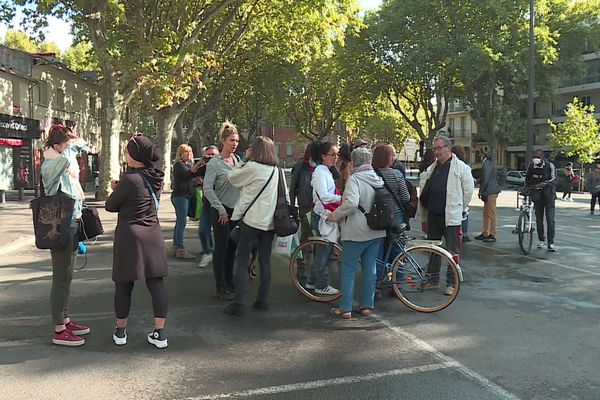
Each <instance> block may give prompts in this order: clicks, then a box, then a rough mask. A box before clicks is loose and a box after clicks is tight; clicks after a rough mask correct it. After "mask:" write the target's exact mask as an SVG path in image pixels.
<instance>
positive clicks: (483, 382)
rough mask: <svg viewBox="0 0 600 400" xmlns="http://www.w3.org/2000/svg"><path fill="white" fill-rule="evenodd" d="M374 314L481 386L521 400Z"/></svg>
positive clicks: (512, 399)
mask: <svg viewBox="0 0 600 400" xmlns="http://www.w3.org/2000/svg"><path fill="white" fill-rule="evenodd" d="M374 315H375V316H376V318H377V319H378V320H379V321H380V322H381V323H382V324H383V325H385V326H386V327H387V328H388V329H390V330H391V331H392V332H394V333H395V334H397V335H398V336H400V337H402V338H403V339H407V340H409V341H410V342H412V343H413V344H415V345H416V346H417V347H420V348H421V349H422V350H424V351H426V352H429V353H431V354H432V355H433V356H434V357H436V358H438V359H439V360H440V361H442V364H444V365H446V364H452V365H453V366H454V367H455V368H456V369H457V370H458V371H459V372H460V373H461V374H463V375H464V376H466V377H469V378H471V379H472V380H474V381H476V382H477V383H479V384H480V385H481V386H483V387H485V388H487V389H489V390H491V391H492V392H494V393H496V394H497V395H499V396H501V397H502V398H504V399H506V400H520V399H519V398H518V397H517V396H515V395H514V394H512V393H510V392H508V391H506V390H505V389H503V388H502V387H500V386H498V385H497V384H495V383H494V382H492V381H490V380H489V379H487V378H486V377H484V376H483V375H480V374H478V373H477V372H475V371H473V370H472V369H470V368H468V367H466V366H464V365H463V364H461V363H460V362H458V361H457V360H455V359H453V358H452V357H449V356H447V355H445V354H444V353H442V352H441V351H439V350H438V349H436V348H435V347H433V346H432V345H430V344H429V343H427V342H425V341H423V340H421V339H419V338H418V337H416V336H415V335H413V334H411V333H408V332H407V331H405V330H403V329H401V328H399V327H397V326H394V325H392V324H391V323H390V322H389V321H388V320H386V319H385V318H381V317H379V316H378V315H376V314H374Z"/></svg>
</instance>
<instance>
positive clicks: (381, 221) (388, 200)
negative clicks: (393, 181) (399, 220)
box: [358, 187, 395, 231]
mask: <svg viewBox="0 0 600 400" xmlns="http://www.w3.org/2000/svg"><path fill="white" fill-rule="evenodd" d="M373 189H374V190H375V197H374V199H373V205H372V206H371V209H370V210H369V212H366V211H365V209H364V208H363V207H362V206H361V205H360V204H359V205H358V209H359V210H360V211H361V212H362V213H363V214H365V217H366V218H367V225H368V226H369V228H371V229H373V230H375V231H381V230H385V229H388V228H391V227H392V225H394V218H393V216H394V206H393V204H394V202H395V200H394V196H393V195H392V194H391V193H390V192H388V191H387V189H385V188H383V187H381V188H373Z"/></svg>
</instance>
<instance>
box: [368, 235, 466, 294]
mask: <svg viewBox="0 0 600 400" xmlns="http://www.w3.org/2000/svg"><path fill="white" fill-rule="evenodd" d="M406 242H407V240H403V239H401V238H392V243H391V244H390V246H389V247H388V250H387V252H386V254H385V257H384V260H387V259H388V258H389V255H390V253H391V250H392V246H398V249H399V252H398V255H397V256H396V257H395V258H394V260H393V261H392V262H386V261H383V260H380V259H377V260H376V265H377V267H379V266H383V271H382V272H383V273H382V274H379V271H378V276H377V278H378V280H382V279H385V280H386V281H387V282H388V283H398V282H392V266H393V265H394V264H395V263H396V261H397V260H398V259H399V258H401V257H406V260H407V261H408V262H409V263H410V265H411V266H412V268H413V269H414V270H415V271H416V272H417V274H418V275H419V277H420V278H421V279H423V278H424V271H423V268H422V267H421V266H420V265H419V263H418V262H417V261H416V260H415V259H414V258H413V257H412V256H411V255H410V253H409V252H408V251H407V250H408V249H411V248H413V247H418V248H430V249H433V250H436V251H439V252H440V253H442V254H444V255H445V256H447V257H448V259H449V260H451V262H452V263H453V264H454V266H455V267H456V270H457V271H458V279H459V281H460V282H463V273H462V268H461V267H460V265H459V264H458V263H457V262H456V261H455V259H454V257H452V254H450V252H449V251H448V250H446V249H445V248H443V247H442V246H440V244H441V242H440V241H430V240H425V241H415V242H413V243H414V245H412V246H410V247H407V246H406Z"/></svg>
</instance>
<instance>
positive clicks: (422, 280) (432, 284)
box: [390, 246, 461, 313]
mask: <svg viewBox="0 0 600 400" xmlns="http://www.w3.org/2000/svg"><path fill="white" fill-rule="evenodd" d="M460 278H461V274H460V273H459V269H458V268H457V266H456V263H455V262H454V260H453V259H452V257H451V256H450V254H449V253H448V252H447V251H445V250H443V249H441V248H438V247H436V246H415V247H411V248H409V249H407V250H406V252H404V253H402V254H400V255H399V256H398V257H396V259H395V260H394V262H393V265H392V281H391V282H390V283H391V284H392V287H393V288H394V292H395V293H396V296H397V297H398V298H399V299H400V301H401V302H402V303H404V305H406V306H407V307H408V308H410V309H411V310H414V311H418V312H424V313H432V312H436V311H440V310H443V309H444V308H446V307H448V306H449V305H450V304H452V302H453V301H454V300H455V299H456V297H457V296H458V292H459V291H460ZM450 288H454V289H453V290H451V289H450Z"/></svg>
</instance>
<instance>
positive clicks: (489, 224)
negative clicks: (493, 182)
mask: <svg viewBox="0 0 600 400" xmlns="http://www.w3.org/2000/svg"><path fill="white" fill-rule="evenodd" d="M496 199H498V194H489V195H488V197H487V201H485V202H484V203H483V231H482V232H481V234H482V235H483V236H494V237H496Z"/></svg>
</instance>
